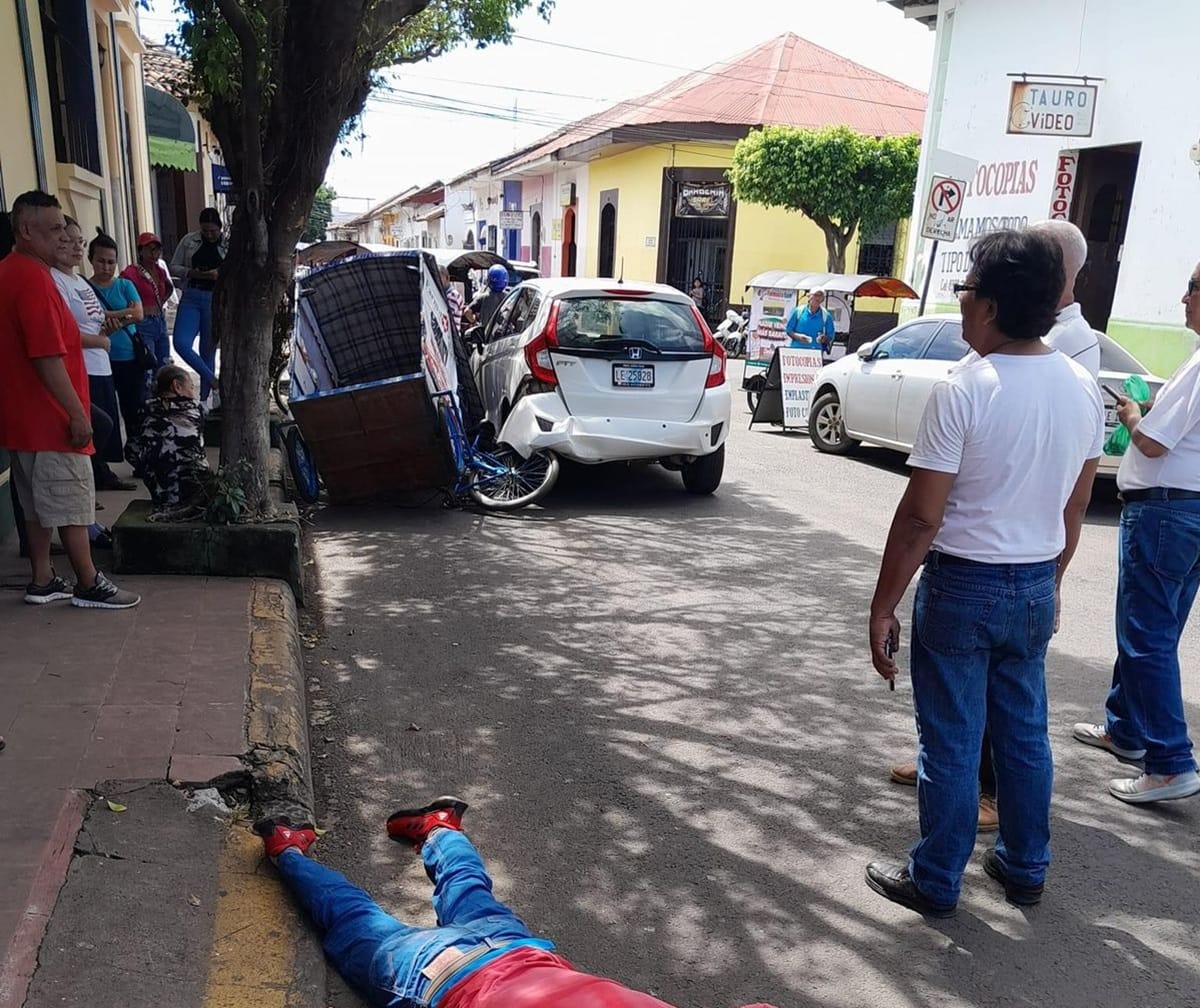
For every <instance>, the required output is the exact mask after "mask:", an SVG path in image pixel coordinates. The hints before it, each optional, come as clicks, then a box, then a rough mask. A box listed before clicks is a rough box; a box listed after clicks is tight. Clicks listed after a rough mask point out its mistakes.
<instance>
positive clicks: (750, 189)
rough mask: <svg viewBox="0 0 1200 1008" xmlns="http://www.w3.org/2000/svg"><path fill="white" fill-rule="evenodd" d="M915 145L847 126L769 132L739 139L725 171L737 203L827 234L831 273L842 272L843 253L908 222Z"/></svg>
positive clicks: (917, 148)
mask: <svg viewBox="0 0 1200 1008" xmlns="http://www.w3.org/2000/svg"><path fill="white" fill-rule="evenodd" d="M919 157H920V138H919V137H918V136H917V135H916V134H915V133H914V134H911V135H908V136H898V137H871V136H865V135H863V134H861V133H856V132H854V130H852V129H850V128H848V127H846V126H827V127H824V128H822V129H796V128H794V127H790V126H767V127H765V128H764V129H761V130H755V131H754V132H752V133H751V134H750V135H749V136H747V137H745V138H744V139H743V140H740V141H739V142H738V144H737V146H736V147H735V148H734V152H733V166H732V167H731V168H730V170H729V178H730V181H731V182H733V191H734V195H735V196H736V197H737V198H738V199H739V200H745V201H746V202H748V203H757V204H759V205H760V206H766V207H783V208H784V209H786V210H799V211H800V212H802V213H803V214H804V215H805V216H807V217H809V218H810V219H811V220H812V221H813V222H814V223H815V224H817V225H818V226H819V227H820V228H821V230H822V231H824V232H825V246H826V250H827V252H828V260H829V261H828V268H829V270H830V272H833V273H843V272H845V269H846V247H847V246H848V245H849V244H850V241H851V239H853V237H854V235H855V232H856V231H858V230H860V229H861V231H862V232H863V233H865V234H870V233H871V232H873V231H875V230H877V229H878V228H879V227H881V226H883V225H885V224H888V223H891V222H894V221H897V220H900V219H901V218H904V217H907V216H908V215H909V214H910V213H911V212H912V203H913V190H914V189H915V187H916V184H917V162H918V160H919Z"/></svg>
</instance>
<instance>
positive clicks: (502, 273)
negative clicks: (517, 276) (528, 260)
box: [487, 263, 508, 291]
mask: <svg viewBox="0 0 1200 1008" xmlns="http://www.w3.org/2000/svg"><path fill="white" fill-rule="evenodd" d="M487 285H488V287H489V288H491V289H492V290H494V291H504V290H508V270H506V269H505V268H504V267H503V266H501V265H500V264H499V263H495V264H494V265H492V266H489V267H488V277H487Z"/></svg>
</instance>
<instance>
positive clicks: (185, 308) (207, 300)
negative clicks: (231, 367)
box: [175, 287, 217, 402]
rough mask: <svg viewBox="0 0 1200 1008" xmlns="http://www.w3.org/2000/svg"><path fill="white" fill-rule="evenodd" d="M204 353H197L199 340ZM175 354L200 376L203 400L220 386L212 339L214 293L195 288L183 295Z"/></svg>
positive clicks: (177, 324)
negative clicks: (215, 387) (211, 390)
mask: <svg viewBox="0 0 1200 1008" xmlns="http://www.w3.org/2000/svg"><path fill="white" fill-rule="evenodd" d="M197 337H199V339H200V353H198V354H197V353H196V339H197ZM175 352H176V353H177V354H179V356H180V357H181V358H183V360H184V362H185V363H186V364H187V366H188V367H190V368H191V369H192V370H193V371H195V372H196V374H198V375H199V376H200V401H201V402H203V401H204V400H205V399H207V398H208V392H209V389H211V388H212V387H213V386H214V385H215V384H216V383H217V374H216V367H217V347H216V344H214V343H213V338H212V291H206V290H196V289H195V288H193V287H189V288H187V290H185V291H184V292H183V297H182V298H180V299H179V308H178V310H177V311H176V312H175Z"/></svg>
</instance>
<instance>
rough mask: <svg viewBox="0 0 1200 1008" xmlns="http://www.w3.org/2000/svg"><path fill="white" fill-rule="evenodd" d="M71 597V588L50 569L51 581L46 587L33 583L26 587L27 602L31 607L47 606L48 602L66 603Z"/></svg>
mask: <svg viewBox="0 0 1200 1008" xmlns="http://www.w3.org/2000/svg"><path fill="white" fill-rule="evenodd" d="M70 597H71V586H70V585H69V584H67V582H66V581H64V580H63V579H62V578H60V577H59V576H58V575H57V574H55V573H54V569H53V568H51V569H50V580H49V581H47V582H46V583H45V584H44V585H36V584H34V583H33V582H32V581H31V582H30V583H29V584H27V585H26V586H25V601H26V602H28V603H29V604H30V605H45V604H46V603H47V602H65V601H66V600H67V599H69V598H70Z"/></svg>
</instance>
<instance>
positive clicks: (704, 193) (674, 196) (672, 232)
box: [658, 168, 735, 323]
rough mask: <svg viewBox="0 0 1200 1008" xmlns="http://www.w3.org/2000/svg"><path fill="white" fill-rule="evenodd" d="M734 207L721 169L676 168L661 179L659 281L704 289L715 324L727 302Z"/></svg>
mask: <svg viewBox="0 0 1200 1008" xmlns="http://www.w3.org/2000/svg"><path fill="white" fill-rule="evenodd" d="M734 213H735V205H734V201H733V193H732V188H731V186H730V185H729V183H728V182H727V181H725V173H724V171H722V170H720V169H716V170H713V169H707V168H673V169H667V170H666V171H665V172H664V176H663V198H662V219H661V224H660V230H659V256H658V280H659V282H660V283H667V284H670V285H671V286H672V287H675V288H678V289H679V290H681V291H685V292H689V293H690V291H691V289H692V283H693V281H694V280H695V279H696V277H699V278H700V281H701V283H702V284H703V285H704V306H703V309H702V310H703V312H704V317H705V318H706V319H708V321H709V322H710V323H715V322H716V321H717V320H719V319H720V318H722V317H723V316H724V314H725V308H726V306H727V305H728V303H729V279H730V268H731V265H732V264H731V261H730V255H729V249H730V246H731V245H732V242H733V225H734Z"/></svg>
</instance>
